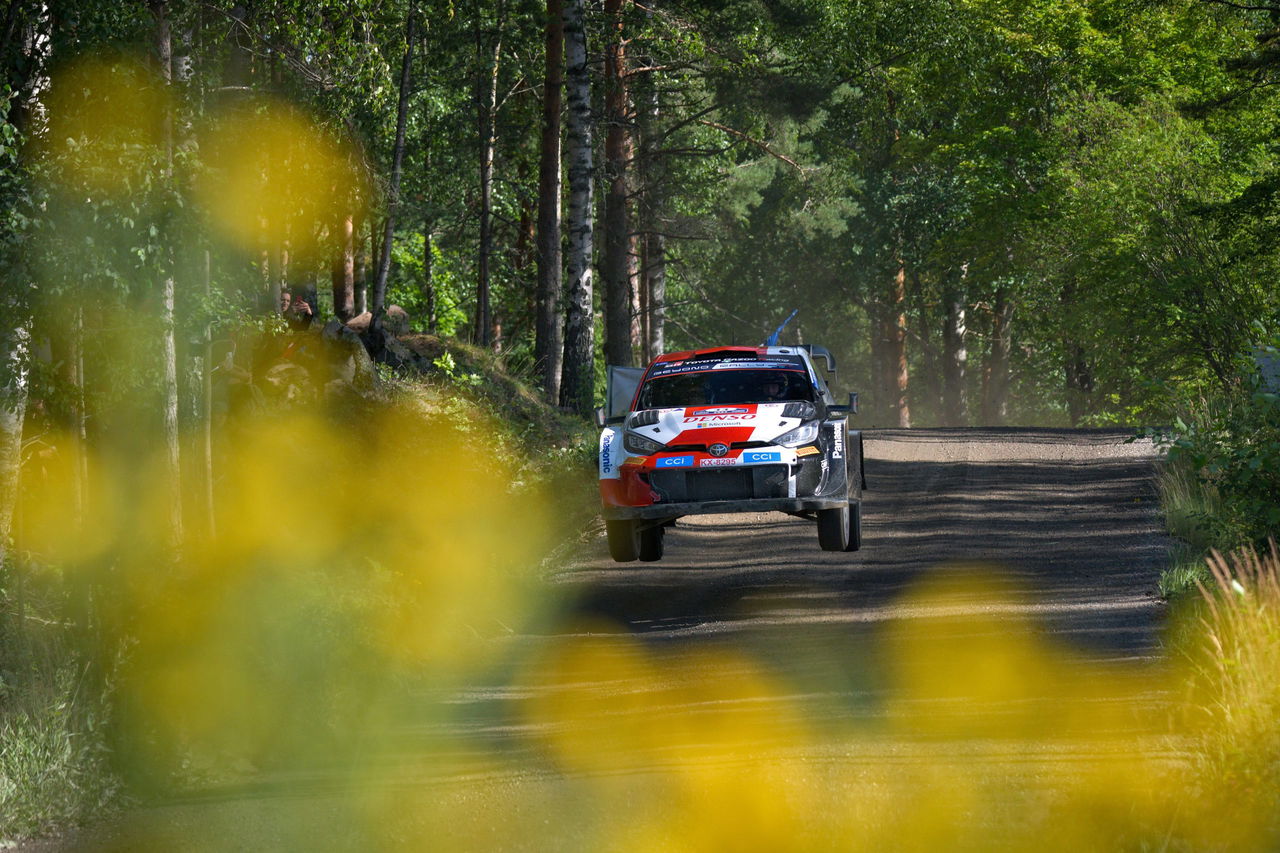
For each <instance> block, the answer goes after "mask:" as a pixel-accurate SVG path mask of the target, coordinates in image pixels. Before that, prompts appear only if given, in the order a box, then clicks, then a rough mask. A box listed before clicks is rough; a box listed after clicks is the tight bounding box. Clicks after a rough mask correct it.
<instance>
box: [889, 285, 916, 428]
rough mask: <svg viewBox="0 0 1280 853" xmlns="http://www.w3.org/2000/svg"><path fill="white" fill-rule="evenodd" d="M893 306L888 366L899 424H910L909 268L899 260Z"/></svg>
mask: <svg viewBox="0 0 1280 853" xmlns="http://www.w3.org/2000/svg"><path fill="white" fill-rule="evenodd" d="M892 297H893V301H892V307H891V310H890V313H889V316H890V318H891V321H890V323H889V325H888V328H887V331H888V333H889V359H888V369H889V371H890V373H891V382H890V385H891V389H892V395H893V396H892V398H891V399H892V401H893V410H894V413H895V414H896V415H897V421H898V426H900V427H904V428H905V427H909V426H911V410H910V407H909V406H908V404H907V382H908V380H909V378H910V377H909V376H908V374H907V310H906V308H907V268H906V265H905V264H904V263H903V262H902V261H901V260H899V261H898V263H897V271H896V272H895V273H894V276H893V291H892Z"/></svg>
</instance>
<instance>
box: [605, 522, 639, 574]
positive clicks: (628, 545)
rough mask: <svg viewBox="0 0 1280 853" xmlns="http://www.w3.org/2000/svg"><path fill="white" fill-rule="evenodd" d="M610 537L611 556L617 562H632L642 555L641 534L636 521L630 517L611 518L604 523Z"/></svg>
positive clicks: (606, 532)
mask: <svg viewBox="0 0 1280 853" xmlns="http://www.w3.org/2000/svg"><path fill="white" fill-rule="evenodd" d="M604 529H605V534H606V535H607V536H608V537H609V556H610V557H613V561H614V562H615V563H630V562H632V561H633V560H635V558H636V557H638V556H640V536H639V533H638V531H637V530H636V523H635V522H634V521H631V520H629V519H625V518H621V519H611V520H607V521H605V523H604Z"/></svg>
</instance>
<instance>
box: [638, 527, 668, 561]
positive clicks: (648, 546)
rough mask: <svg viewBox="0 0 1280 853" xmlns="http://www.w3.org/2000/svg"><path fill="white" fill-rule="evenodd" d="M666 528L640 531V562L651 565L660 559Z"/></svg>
mask: <svg viewBox="0 0 1280 853" xmlns="http://www.w3.org/2000/svg"><path fill="white" fill-rule="evenodd" d="M666 533H667V528H666V527H664V526H662V525H658V526H657V527H650V528H647V529H645V530H641V531H640V552H639V553H640V562H642V563H653V562H656V561H658V560H661V559H662V542H663V540H664V539H665V538H666Z"/></svg>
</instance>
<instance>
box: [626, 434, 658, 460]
mask: <svg viewBox="0 0 1280 853" xmlns="http://www.w3.org/2000/svg"><path fill="white" fill-rule="evenodd" d="M622 446H623V447H625V448H626V449H627V450H628V451H629V452H631V453H639V454H640V455H641V456H649V455H651V454H654V453H657V452H658V451H659V450H662V449H663V448H664V447H666V445H665V444H662V443H661V442H658V441H654V440H653V439H652V438H645V437H644V436H643V435H636V434H635V433H634V432H631V431H630V430H628V431H627V432H624V433H623V434H622Z"/></svg>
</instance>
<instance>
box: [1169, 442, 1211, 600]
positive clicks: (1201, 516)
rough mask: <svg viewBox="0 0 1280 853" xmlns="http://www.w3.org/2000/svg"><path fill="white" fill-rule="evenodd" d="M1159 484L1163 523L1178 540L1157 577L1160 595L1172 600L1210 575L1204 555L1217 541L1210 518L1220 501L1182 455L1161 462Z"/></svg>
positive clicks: (1207, 578) (1193, 589)
mask: <svg viewBox="0 0 1280 853" xmlns="http://www.w3.org/2000/svg"><path fill="white" fill-rule="evenodd" d="M1158 486H1159V492H1160V506H1161V508H1162V509H1163V511H1164V518H1165V527H1166V528H1167V529H1168V531H1169V533H1170V535H1172V536H1173V537H1174V538H1176V539H1178V540H1179V543H1180V545H1179V547H1178V548H1177V549H1176V550H1175V552H1174V554H1173V559H1172V560H1171V561H1170V564H1169V567H1168V568H1166V569H1165V570H1164V572H1163V573H1162V574H1161V575H1160V581H1159V589H1160V595H1161V596H1162V597H1164V598H1165V599H1166V600H1169V601H1173V600H1177V599H1180V598H1183V597H1185V596H1188V595H1192V594H1194V593H1195V591H1196V587H1197V585H1198V584H1204V583H1208V582H1209V581H1210V579H1211V576H1210V572H1209V567H1208V565H1207V564H1206V562H1205V558H1206V557H1207V556H1208V554H1209V551H1210V550H1211V549H1212V548H1213V547H1215V545H1216V544H1217V543H1216V542H1215V541H1214V536H1213V533H1212V527H1211V523H1210V521H1211V519H1212V518H1213V517H1214V516H1215V515H1216V514H1217V513H1218V512H1219V510H1220V501H1219V500H1218V496H1217V493H1216V492H1215V491H1214V490H1213V488H1212V487H1211V486H1209V485H1208V484H1206V483H1205V482H1203V481H1202V480H1201V479H1200V478H1199V477H1197V476H1196V471H1195V470H1194V468H1193V467H1192V466H1191V464H1190V462H1189V461H1188V460H1187V459H1185V458H1177V459H1172V460H1166V461H1165V462H1164V463H1163V465H1162V466H1161V470H1160V475H1159V481H1158Z"/></svg>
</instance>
